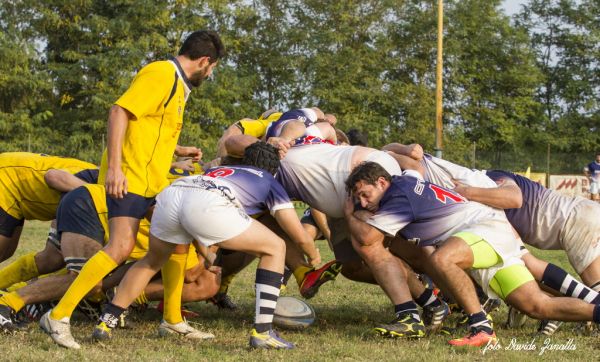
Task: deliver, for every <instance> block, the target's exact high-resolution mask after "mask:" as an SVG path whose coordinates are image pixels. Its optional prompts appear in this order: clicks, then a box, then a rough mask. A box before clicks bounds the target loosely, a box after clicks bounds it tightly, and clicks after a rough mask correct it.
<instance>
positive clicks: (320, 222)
mask: <svg viewBox="0 0 600 362" xmlns="http://www.w3.org/2000/svg"><path fill="white" fill-rule="evenodd" d="M310 213H311V215H312V217H313V220H314V221H315V224H316V225H317V228H318V229H319V230H321V232H322V233H323V236H324V237H325V239H327V241H330V240H331V230H329V225H328V224H327V215H325V214H324V213H323V212H321V211H319V210H317V209H315V208H311V209H310Z"/></svg>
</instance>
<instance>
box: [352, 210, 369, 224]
mask: <svg viewBox="0 0 600 362" xmlns="http://www.w3.org/2000/svg"><path fill="white" fill-rule="evenodd" d="M371 216H373V213H372V212H371V211H369V210H356V211H354V217H355V218H357V219H358V220H360V221H362V222H367V220H369V218H370V217H371Z"/></svg>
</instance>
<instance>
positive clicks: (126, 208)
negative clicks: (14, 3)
mask: <svg viewBox="0 0 600 362" xmlns="http://www.w3.org/2000/svg"><path fill="white" fill-rule="evenodd" d="M223 53H224V47H223V43H222V42H221V40H220V38H219V36H218V34H217V33H216V32H213V31H206V30H201V31H196V32H193V33H191V34H190V35H189V36H188V37H187V39H186V40H185V41H184V43H183V45H182V46H181V49H180V50H179V54H178V55H177V56H176V57H174V58H172V59H170V60H168V61H157V62H153V63H150V64H148V65H147V66H145V67H144V68H142V69H141V70H140V71H139V73H138V74H137V75H136V77H135V78H134V79H133V82H132V83H131V85H130V87H129V89H128V90H127V91H126V92H125V93H124V94H123V95H122V96H121V98H119V100H117V102H116V103H115V105H113V107H112V108H111V110H110V112H109V117H108V147H107V150H106V151H105V152H104V155H103V157H102V164H101V167H100V179H99V183H104V185H105V187H106V193H107V206H108V218H109V221H108V222H109V230H110V239H109V240H108V243H107V245H106V246H105V247H104V248H103V249H102V250H101V251H99V252H98V253H96V254H95V255H94V256H93V257H92V258H91V259H90V260H89V261H88V262H87V263H86V264H85V265H84V267H83V268H82V269H81V272H80V274H79V276H78V277H77V279H75V281H74V282H73V284H72V285H71V287H70V288H69V290H68V291H67V293H66V294H65V295H64V296H63V298H62V299H61V300H60V302H59V303H58V304H57V305H56V307H55V308H54V309H52V310H51V311H50V312H48V313H46V314H45V315H44V316H43V317H42V319H41V320H40V325H41V327H42V328H43V329H44V330H45V331H46V332H47V333H48V334H50V336H51V337H52V339H53V340H54V341H55V342H56V343H57V344H59V345H61V346H64V347H71V348H72V347H76V346H77V342H75V340H74V339H73V336H72V335H71V330H70V323H69V319H70V316H71V314H72V313H73V310H74V309H75V307H76V306H77V304H78V303H79V301H80V300H81V299H82V298H83V297H84V296H85V295H86V294H87V293H88V292H89V291H90V290H91V289H92V288H93V287H94V286H95V285H96V284H98V282H99V281H100V280H102V279H103V278H104V277H105V276H106V275H107V274H108V273H110V272H111V271H112V270H113V269H115V268H116V267H117V266H118V265H119V264H121V263H122V262H124V261H125V260H126V259H127V257H128V256H129V254H130V253H131V250H132V249H133V247H134V245H135V236H136V234H137V232H138V227H139V223H140V219H142V218H143V217H144V215H145V214H146V211H147V210H148V208H149V207H150V205H151V203H152V202H153V200H154V197H155V196H156V195H157V194H158V193H159V192H160V191H161V190H162V189H163V188H164V187H165V186H166V185H168V180H167V178H166V175H167V173H168V171H169V167H170V165H171V160H172V156H173V153H175V154H177V155H178V156H196V155H197V154H198V153H199V150H198V149H196V148H193V147H192V148H185V147H179V146H177V139H178V138H179V133H180V131H181V128H182V125H183V110H184V107H185V102H186V100H187V98H188V95H189V93H190V91H191V89H192V88H193V87H197V86H199V85H200V84H201V83H202V81H203V80H204V79H206V78H207V77H209V76H210V75H211V74H212V70H213V68H214V67H215V66H216V64H217V61H218V60H219V58H221V57H222V56H223ZM181 267H185V259H183V258H174V259H173V260H170V261H169V262H167V263H166V264H165V267H164V270H163V275H179V273H172V272H171V271H172V270H173V269H176V270H178V269H180V268H181ZM164 284H165V288H166V289H169V288H174V287H176V286H177V285H178V284H179V281H178V280H175V281H171V280H169V278H165V280H164ZM169 304H170V303H169V301H165V310H167V309H168V308H169ZM178 304H179V301H178ZM178 304H177V305H178ZM178 312H179V311H178ZM168 322H169V323H171V324H177V323H178V322H180V321H176V320H170V321H168Z"/></svg>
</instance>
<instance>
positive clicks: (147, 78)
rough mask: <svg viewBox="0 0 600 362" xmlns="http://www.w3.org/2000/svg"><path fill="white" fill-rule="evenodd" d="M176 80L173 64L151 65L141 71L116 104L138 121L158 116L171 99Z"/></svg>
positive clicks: (155, 63) (157, 63)
mask: <svg viewBox="0 0 600 362" xmlns="http://www.w3.org/2000/svg"><path fill="white" fill-rule="evenodd" d="M174 80H175V68H173V65H172V64H171V63H169V62H164V61H163V62H154V63H151V64H149V65H147V66H145V67H144V68H142V70H140V71H139V73H138V74H137V75H136V76H135V78H134V79H133V82H132V83H131V85H130V86H129V89H127V91H125V93H124V94H123V95H122V96H121V98H119V99H118V100H117V101H116V102H115V104H117V105H119V106H121V107H123V108H125V109H127V110H128V111H129V112H131V113H133V115H134V116H135V117H136V118H137V119H139V118H142V117H144V116H145V115H149V114H156V113H157V112H159V111H160V108H161V107H163V106H164V103H166V101H167V99H168V98H169V95H170V94H171V90H172V88H173V82H174Z"/></svg>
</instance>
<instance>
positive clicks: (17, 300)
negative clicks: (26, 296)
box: [0, 292, 25, 313]
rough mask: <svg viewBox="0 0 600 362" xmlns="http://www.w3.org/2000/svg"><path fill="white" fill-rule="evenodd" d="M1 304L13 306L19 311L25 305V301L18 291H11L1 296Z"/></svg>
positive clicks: (13, 308)
mask: <svg viewBox="0 0 600 362" xmlns="http://www.w3.org/2000/svg"><path fill="white" fill-rule="evenodd" d="M0 304H2V305H6V306H8V307H10V308H12V310H13V311H14V312H15V313H17V312H18V311H20V310H21V308H23V307H24V306H25V301H24V300H23V298H21V296H20V295H19V294H17V292H11V293H7V294H4V295H3V296H1V297H0Z"/></svg>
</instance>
